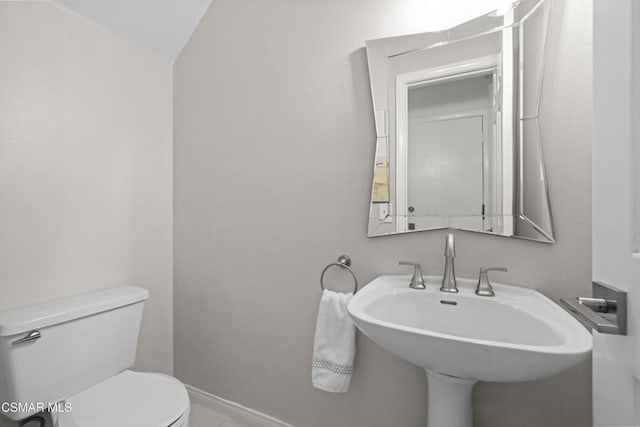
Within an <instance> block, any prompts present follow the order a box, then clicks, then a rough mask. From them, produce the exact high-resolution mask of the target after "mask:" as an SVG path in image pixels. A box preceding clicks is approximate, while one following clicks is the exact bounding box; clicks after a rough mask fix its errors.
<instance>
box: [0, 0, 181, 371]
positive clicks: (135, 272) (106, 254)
mask: <svg viewBox="0 0 640 427" xmlns="http://www.w3.org/2000/svg"><path fill="white" fill-rule="evenodd" d="M171 65H172V64H171V63H170V62H169V61H166V60H164V59H162V58H160V57H159V56H156V55H154V54H151V53H149V52H148V51H146V50H144V49H142V48H140V47H136V46H134V45H133V44H131V43H130V42H129V41H127V40H124V39H122V38H120V37H117V36H114V35H113V34H111V33H109V32H107V31H105V30H103V29H101V28H98V27H97V26H95V25H94V24H91V23H90V22H88V21H86V20H84V19H82V18H80V17H79V16H78V15H77V14H75V13H72V12H68V11H66V10H65V9H63V8H61V7H60V6H56V5H55V4H53V3H51V2H45V1H42V2H38V1H33V2H32V1H15V2H11V1H10V2H0V309H5V308H9V307H18V306H23V305H28V304H34V303H39V302H43V301H48V300H52V299H55V298H61V297H65V296H68V295H75V294H79V293H85V292H89V291H92V290H95V289H100V288H106V287H112V286H117V285H122V284H135V285H139V286H144V287H146V288H148V289H149V290H150V292H151V298H150V299H149V300H148V301H147V303H146V305H145V314H144V319H143V323H142V330H141V335H140V344H139V348H138V358H137V363H136V367H137V368H138V369H144V370H155V371H162V372H167V373H171V372H172V371H173V318H172V308H173V307H172V301H173V296H172V291H173V289H172V275H173V273H172V263H171V260H172V255H171V254H172V235H171V229H172V225H171V223H172V209H171V205H172V198H171V196H172V188H171V175H172V164H171V155H172V153H171V133H172V128H171Z"/></svg>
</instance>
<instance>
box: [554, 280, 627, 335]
mask: <svg viewBox="0 0 640 427" xmlns="http://www.w3.org/2000/svg"><path fill="white" fill-rule="evenodd" d="M560 303H561V304H562V306H563V308H564V309H565V310H567V311H568V312H569V313H571V314H572V315H573V316H574V317H575V318H576V319H578V320H579V321H580V322H582V323H583V324H584V325H586V326H588V327H589V328H593V329H595V330H596V331H598V332H600V333H603V334H613V335H627V293H626V292H624V291H621V290H620V289H618V288H615V287H613V286H611V285H606V284H604V283H601V282H593V297H577V298H560Z"/></svg>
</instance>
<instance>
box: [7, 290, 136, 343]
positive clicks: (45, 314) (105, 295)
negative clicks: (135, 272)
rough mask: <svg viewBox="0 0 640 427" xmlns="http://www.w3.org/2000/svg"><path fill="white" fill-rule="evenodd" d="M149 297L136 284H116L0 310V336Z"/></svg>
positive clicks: (66, 320) (88, 314)
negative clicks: (52, 299) (112, 286)
mask: <svg viewBox="0 0 640 427" xmlns="http://www.w3.org/2000/svg"><path fill="white" fill-rule="evenodd" d="M147 298H149V291H147V290H146V289H144V288H139V287H137V286H117V287H115V288H107V289H102V290H99V291H94V292H89V293H87V294H83V295H76V296H71V297H67V298H62V299H58V300H55V301H51V302H45V303H42V304H34V305H29V306H26V307H18V308H11V309H8V310H2V311H0V337H6V336H11V335H16V334H21V333H24V332H29V331H33V330H35V329H38V328H44V327H47V326H52V325H56V324H59V323H63V322H68V321H70V320H74V319H79V318H81V317H86V316H90V315H92V314H97V313H101V312H103V311H109V310H113V309H114V308H118V307H124V306H126V305H130V304H135V303H137V302H141V301H144V300H146V299H147Z"/></svg>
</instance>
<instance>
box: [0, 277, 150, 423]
mask: <svg viewBox="0 0 640 427" xmlns="http://www.w3.org/2000/svg"><path fill="white" fill-rule="evenodd" d="M148 297H149V292H148V291H147V290H146V289H143V288H138V287H135V286H119V287H116V288H110V289H104V290H100V291H96V292H91V293H88V294H84V295H79V296H75V297H69V298H64V299H59V300H56V301H52V302H48V303H44V304H36V305H31V306H28V307H22V308H15V309H10V310H3V311H0V413H2V414H4V415H5V416H6V417H8V418H10V419H12V420H20V419H24V418H25V417H27V416H29V415H32V414H34V413H36V412H39V411H40V410H42V409H43V408H42V407H41V406H42V405H44V409H46V407H47V405H48V404H50V403H51V404H53V403H55V402H59V401H61V400H63V399H65V398H67V397H69V396H71V395H74V394H76V393H79V392H81V391H82V390H85V389H87V388H89V387H91V386H92V385H94V384H97V383H99V382H101V381H103V380H105V379H107V378H110V377H112V376H114V375H116V374H118V373H120V372H122V371H124V370H126V369H128V368H130V367H132V366H133V363H134V361H135V357H136V347H137V343H138V333H139V331H140V321H141V320H142V307H143V305H144V301H145V300H146V299H147V298H148ZM38 333H39V334H40V337H39V338H35V339H33V340H30V341H28V340H27V341H23V342H21V343H16V341H18V340H20V339H24V338H29V337H30V336H31V337H34V336H35V337H37V335H38ZM38 405H40V406H38Z"/></svg>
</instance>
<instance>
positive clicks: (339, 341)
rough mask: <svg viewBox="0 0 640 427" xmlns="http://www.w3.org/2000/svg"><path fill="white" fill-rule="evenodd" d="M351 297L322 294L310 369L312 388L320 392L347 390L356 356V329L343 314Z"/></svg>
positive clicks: (333, 293) (337, 294)
mask: <svg viewBox="0 0 640 427" xmlns="http://www.w3.org/2000/svg"><path fill="white" fill-rule="evenodd" d="M351 297H353V294H351V293H349V294H345V293H342V292H333V291H330V290H327V289H325V290H323V291H322V299H321V300H320V308H319V309H318V320H317V321H316V335H315V340H314V343H313V363H312V368H311V381H312V382H313V386H314V387H315V388H318V389H320V390H324V391H329V392H332V393H344V392H346V391H347V390H348V389H349V384H350V383H351V374H352V373H353V359H354V357H355V355H356V327H355V325H354V324H353V321H352V320H351V317H349V313H348V312H347V304H348V303H349V300H350V299H351Z"/></svg>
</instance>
